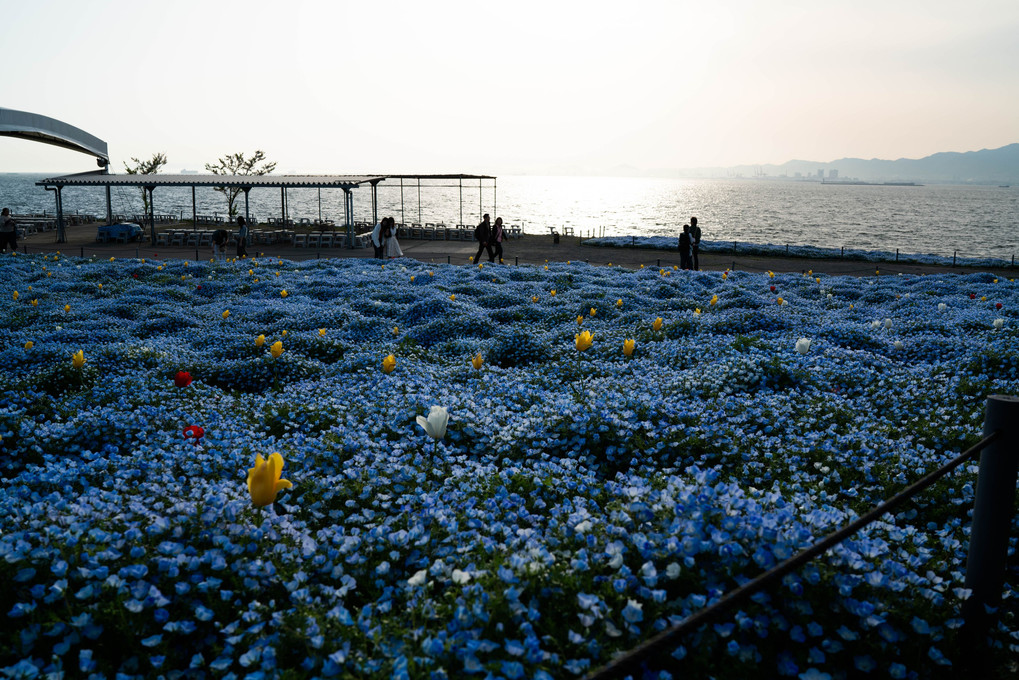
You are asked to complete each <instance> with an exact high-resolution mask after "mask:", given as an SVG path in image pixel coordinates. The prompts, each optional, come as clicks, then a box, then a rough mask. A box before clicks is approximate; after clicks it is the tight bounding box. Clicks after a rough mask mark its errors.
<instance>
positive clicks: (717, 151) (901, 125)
mask: <svg viewBox="0 0 1019 680" xmlns="http://www.w3.org/2000/svg"><path fill="white" fill-rule="evenodd" d="M0 17H2V26H3V37H2V39H0V46H2V49H3V54H4V56H3V59H2V62H0V63H2V66H0V107H3V108H8V109H16V110H20V111H29V112H32V113H38V114H43V115H46V116H50V117H53V118H56V119H58V120H62V121H64V122H66V123H69V124H71V125H74V126H76V127H79V128H81V129H83V130H85V131H87V132H89V133H91V134H93V135H95V136H97V137H99V138H100V139H102V140H104V141H106V142H107V143H108V145H109V152H110V156H111V158H112V165H111V169H112V170H113V171H116V172H123V166H124V163H125V162H128V163H129V162H130V160H131V158H142V159H146V158H149V157H151V156H152V154H154V153H157V152H162V153H165V154H166V156H167V159H168V164H167V166H166V168H164V172H167V171H169V172H177V171H179V170H181V169H188V170H202V171H204V165H205V163H210V162H215V161H216V159H218V158H219V157H221V156H223V155H225V154H228V153H236V152H243V153H245V154H247V155H250V154H251V153H253V152H254V151H255V150H256V149H261V150H263V151H264V152H265V154H266V156H267V157H268V159H269V160H272V161H275V162H276V163H277V164H278V165H277V170H276V172H277V173H328V174H347V173H379V174H398V173H404V174H415V173H422V174H426V173H486V174H496V175H506V174H553V173H554V174H560V173H576V174H584V173H588V172H592V173H604V172H609V171H611V170H612V169H613V168H619V167H622V166H626V167H631V168H637V169H641V170H648V171H660V170H666V169H675V168H702V167H728V166H733V165H741V164H772V163H773V164H780V163H784V162H785V161H788V160H793V159H797V160H809V161H818V162H828V161H832V160H836V159H839V158H844V157H854V158H886V159H896V158H921V157H923V156H927V155H930V154H933V153H937V152H941V151H973V150H979V149H983V148H997V147H1001V146H1005V145H1007V144H1011V143H1013V142H1017V141H1019V116H1017V114H1016V112H1017V111H1019V68H1016V65H1017V64H1019V40H1017V39H1016V36H1019V2H1016V1H1015V0H965V1H961V2H955V1H951V2H949V1H945V0H923V1H913V0H853V1H851V2H850V1H846V2H826V1H824V0H809V1H804V2H800V1H798V0H797V1H784V0H771V1H761V2H750V1H743V0H712V1H708V0H692V1H688V0H667V1H664V2H654V1H642V0H630V2H626V3H622V2H604V1H602V0H586V1H584V2H571V1H559V0H543V1H541V2H533V1H531V0H514V2H500V3H494V2H483V1H481V0H472V1H470V2H452V1H443V0H429V1H428V2H421V1H420V0H413V1H408V2H405V1H402V0H390V1H385V2H376V1H374V0H359V1H358V2H350V1H348V0H286V1H285V2H279V1H274V2H268V1H263V0H247V1H246V2H234V1H232V0H203V1H200V2H196V1H193V0H175V1H174V2H152V1H150V0H129V1H127V0H124V1H122V0H107V1H99V0H91V1H83V0H33V1H32V2H27V1H26V0H0ZM95 167H96V165H95V160H94V159H92V158H91V157H89V156H86V155H84V154H78V153H75V152H73V151H67V150H62V149H58V148H55V147H51V146H48V145H44V144H38V143H32V142H27V141H23V140H15V139H11V138H9V137H0V172H61V173H63V172H82V171H86V170H90V169H94V168H95Z"/></svg>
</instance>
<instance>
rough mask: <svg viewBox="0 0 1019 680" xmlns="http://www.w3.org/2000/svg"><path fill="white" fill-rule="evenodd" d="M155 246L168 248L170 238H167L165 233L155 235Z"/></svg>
mask: <svg viewBox="0 0 1019 680" xmlns="http://www.w3.org/2000/svg"><path fill="white" fill-rule="evenodd" d="M156 245H157V246H168V245H170V237H169V236H167V234H166V232H165V231H161V232H159V233H158V234H156Z"/></svg>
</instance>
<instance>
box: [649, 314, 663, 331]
mask: <svg viewBox="0 0 1019 680" xmlns="http://www.w3.org/2000/svg"><path fill="white" fill-rule="evenodd" d="M651 328H653V329H654V330H656V331H660V330H662V317H658V318H657V319H655V322H654V323H653V324H651Z"/></svg>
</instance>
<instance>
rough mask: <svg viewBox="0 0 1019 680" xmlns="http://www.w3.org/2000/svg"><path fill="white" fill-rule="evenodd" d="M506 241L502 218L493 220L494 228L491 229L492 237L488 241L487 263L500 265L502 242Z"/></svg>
mask: <svg viewBox="0 0 1019 680" xmlns="http://www.w3.org/2000/svg"><path fill="white" fill-rule="evenodd" d="M505 239H506V232H505V230H503V228H502V218H501V217H496V218H495V226H494V227H492V236H491V238H490V239H489V241H488V244H489V248H488V261H489V262H499V264H502V242H503V241H504V240H505Z"/></svg>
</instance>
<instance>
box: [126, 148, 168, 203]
mask: <svg viewBox="0 0 1019 680" xmlns="http://www.w3.org/2000/svg"><path fill="white" fill-rule="evenodd" d="M131 162H132V163H134V165H128V164H127V163H124V172H126V173H127V174H129V175H155V174H156V173H158V172H159V169H160V168H162V167H163V166H164V165H166V154H165V153H162V152H156V153H154V154H152V158H150V159H149V160H147V161H142V160H138V159H137V158H133V157H132V158H131ZM139 188H140V189H141V191H142V205H144V206H145V212H148V211H149V195H148V192H146V191H145V187H139Z"/></svg>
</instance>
